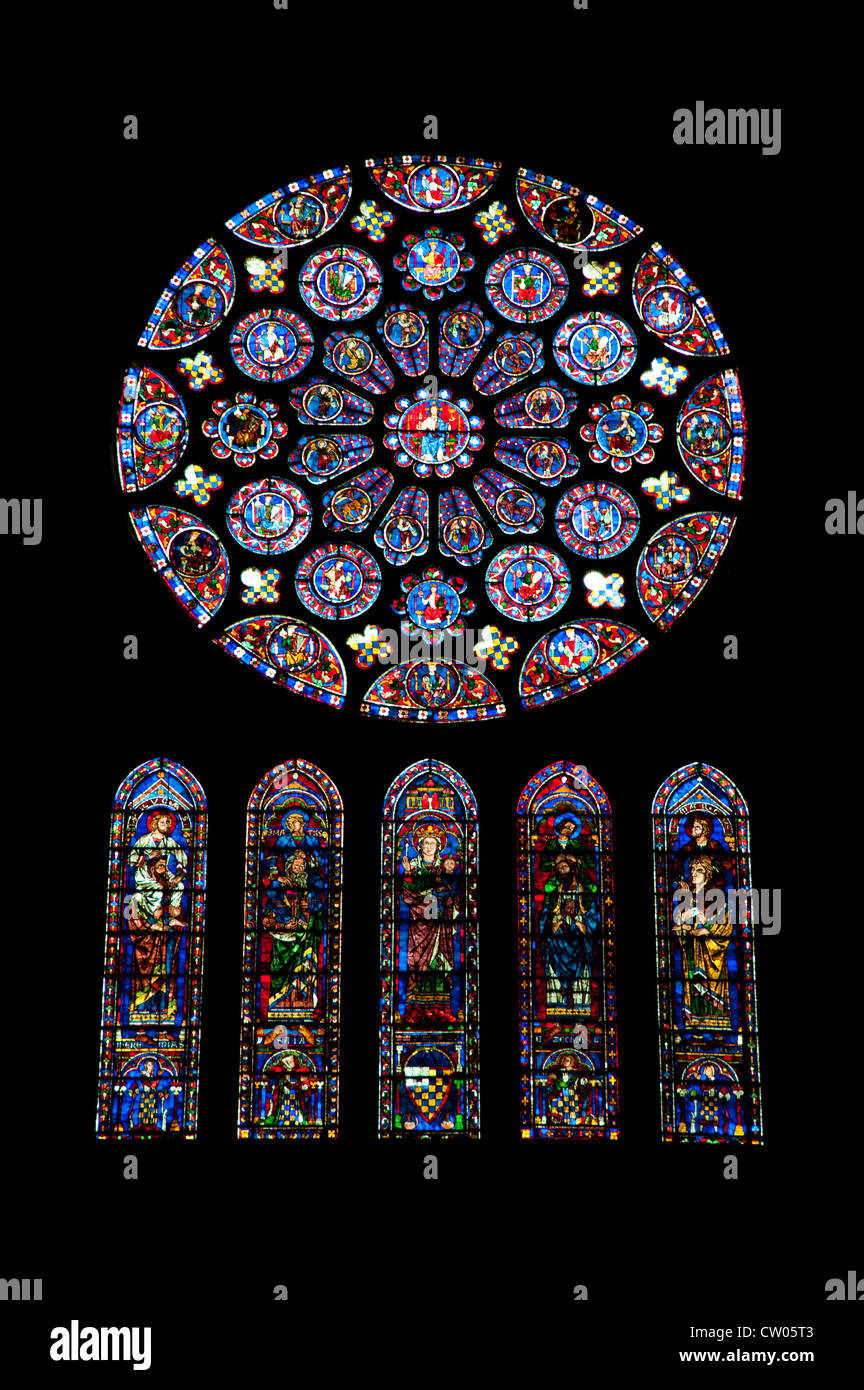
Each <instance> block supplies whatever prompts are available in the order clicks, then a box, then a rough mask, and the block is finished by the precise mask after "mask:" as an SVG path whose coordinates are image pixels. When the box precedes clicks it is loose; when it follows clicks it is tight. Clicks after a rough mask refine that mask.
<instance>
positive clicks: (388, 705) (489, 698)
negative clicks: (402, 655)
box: [360, 661, 506, 724]
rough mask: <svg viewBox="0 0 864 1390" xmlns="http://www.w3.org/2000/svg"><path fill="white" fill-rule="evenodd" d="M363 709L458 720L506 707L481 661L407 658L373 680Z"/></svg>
mask: <svg viewBox="0 0 864 1390" xmlns="http://www.w3.org/2000/svg"><path fill="white" fill-rule="evenodd" d="M360 712H361V714H374V715H379V716H380V717H381V718H383V719H400V720H409V721H414V722H420V723H423V722H428V723H434V724H459V723H464V722H466V721H467V720H470V719H494V718H496V716H498V715H501V714H504V713H505V712H506V711H505V708H504V705H503V703H502V701H501V696H500V695H499V694H498V691H497V690H496V689H495V687H494V685H493V684H492V682H491V681H490V680H489V679H488V677H486V676H484V675H483V674H481V672H480V671H478V670H477V668H476V667H473V666H468V665H466V664H465V662H463V661H403V662H401V663H400V664H399V665H398V666H392V667H391V668H390V670H388V671H385V672H384V674H383V675H381V676H379V677H378V679H377V680H376V681H375V683H374V684H373V685H372V686H370V688H369V690H368V691H367V693H366V699H365V700H364V701H363V703H362V704H361V706H360Z"/></svg>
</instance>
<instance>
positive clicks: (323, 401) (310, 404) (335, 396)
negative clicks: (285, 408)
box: [302, 381, 343, 425]
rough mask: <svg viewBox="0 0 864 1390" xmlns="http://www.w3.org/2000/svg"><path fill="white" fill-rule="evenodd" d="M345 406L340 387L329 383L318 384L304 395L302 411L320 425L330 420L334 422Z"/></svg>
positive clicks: (320, 382) (321, 382)
mask: <svg viewBox="0 0 864 1390" xmlns="http://www.w3.org/2000/svg"><path fill="white" fill-rule="evenodd" d="M342 405H343V396H342V392H341V391H340V390H339V388H338V386H331V385H330V383H329V382H327V381H319V382H316V384H315V385H314V386H310V387H309V389H308V390H307V391H305V392H304V393H303V401H302V409H303V411H304V413H305V414H306V415H308V416H309V418H310V419H312V420H317V421H318V422H319V423H320V424H322V425H323V424H325V423H326V422H327V421H328V420H333V419H335V418H336V416H337V415H341V413H342Z"/></svg>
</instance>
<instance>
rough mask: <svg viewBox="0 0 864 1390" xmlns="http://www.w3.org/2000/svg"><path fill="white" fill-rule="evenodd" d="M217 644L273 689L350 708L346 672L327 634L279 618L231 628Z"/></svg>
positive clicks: (245, 622)
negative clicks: (346, 700)
mask: <svg viewBox="0 0 864 1390" xmlns="http://www.w3.org/2000/svg"><path fill="white" fill-rule="evenodd" d="M214 641H215V642H217V643H218V645H219V646H220V647H224V648H225V651H226V652H230V654H231V656H233V657H236V659H237V660H238V661H242V662H244V663H245V664H246V665H247V666H252V667H254V669H255V670H256V671H260V673H261V675H262V676H267V677H268V679H269V680H272V681H273V684H274V685H281V686H284V688H285V689H286V690H293V691H294V693H295V694H296V695H305V696H306V697H307V698H308V699H310V700H318V701H320V702H321V703H322V704H324V705H335V706H336V708H337V709H338V708H341V706H342V705H343V704H344V703H345V667H344V666H343V665H342V658H341V657H340V655H339V653H338V652H337V650H336V648H335V647H334V646H333V644H332V642H329V641H328V640H327V638H326V637H325V636H324V635H323V633H321V632H319V631H318V629H317V628H314V627H312V626H310V624H309V623H302V622H297V621H296V620H295V619H293V618H286V617H283V616H281V615H280V614H278V613H273V614H268V615H267V616H266V617H262V618H245V619H243V620H242V621H241V622H239V623H232V624H231V626H230V627H228V628H226V629H225V631H224V632H223V633H220V635H219V636H218V637H216V638H214Z"/></svg>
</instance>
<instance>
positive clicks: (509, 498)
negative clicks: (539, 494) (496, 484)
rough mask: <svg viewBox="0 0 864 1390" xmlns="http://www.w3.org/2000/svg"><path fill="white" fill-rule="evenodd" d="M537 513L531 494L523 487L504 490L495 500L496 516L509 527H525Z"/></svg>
mask: <svg viewBox="0 0 864 1390" xmlns="http://www.w3.org/2000/svg"><path fill="white" fill-rule="evenodd" d="M536 511H537V504H536V502H535V501H534V498H533V497H532V496H531V494H530V492H525V491H524V490H523V489H522V488H521V487H508V488H504V490H503V492H500V493H499V494H498V497H497V498H496V500H495V515H496V516H497V517H498V520H499V521H503V522H506V524H507V525H508V526H524V524H525V522H526V521H531V519H532V518H533V516H534V515H535V513H536Z"/></svg>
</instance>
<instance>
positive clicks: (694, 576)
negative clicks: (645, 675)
mask: <svg viewBox="0 0 864 1390" xmlns="http://www.w3.org/2000/svg"><path fill="white" fill-rule="evenodd" d="M734 525H735V518H734V517H731V516H724V515H723V514H722V513H721V512H693V513H692V514H691V515H690V516H679V517H677V518H676V519H675V521H670V522H669V523H668V524H667V525H666V526H661V528H660V530H659V531H655V533H654V535H653V536H652V537H651V539H650V540H649V542H648V544H647V545H646V547H645V549H644V550H643V551H642V554H641V555H640V556H639V564H638V566H637V568H636V585H637V589H638V592H639V602H640V603H641V604H642V607H643V608H644V609H645V612H646V613H647V614H648V617H649V618H650V619H651V621H652V623H656V624H657V626H658V627H659V628H667V627H669V625H670V624H671V623H674V622H675V619H676V618H680V616H681V614H682V613H683V612H684V610H685V608H689V606H690V604H691V603H692V602H693V600H694V598H695V597H696V595H697V594H698V593H699V591H700V589H701V588H702V586H703V585H704V584H705V581H706V580H707V579H708V576H709V575H710V574H711V572H712V570H713V569H714V566H715V565H716V564H717V561H718V560H719V559H720V556H721V555H722V554H723V551H724V550H725V548H726V543H727V541H728V540H729V537H730V535H731V533H732V527H733V526H734Z"/></svg>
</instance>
